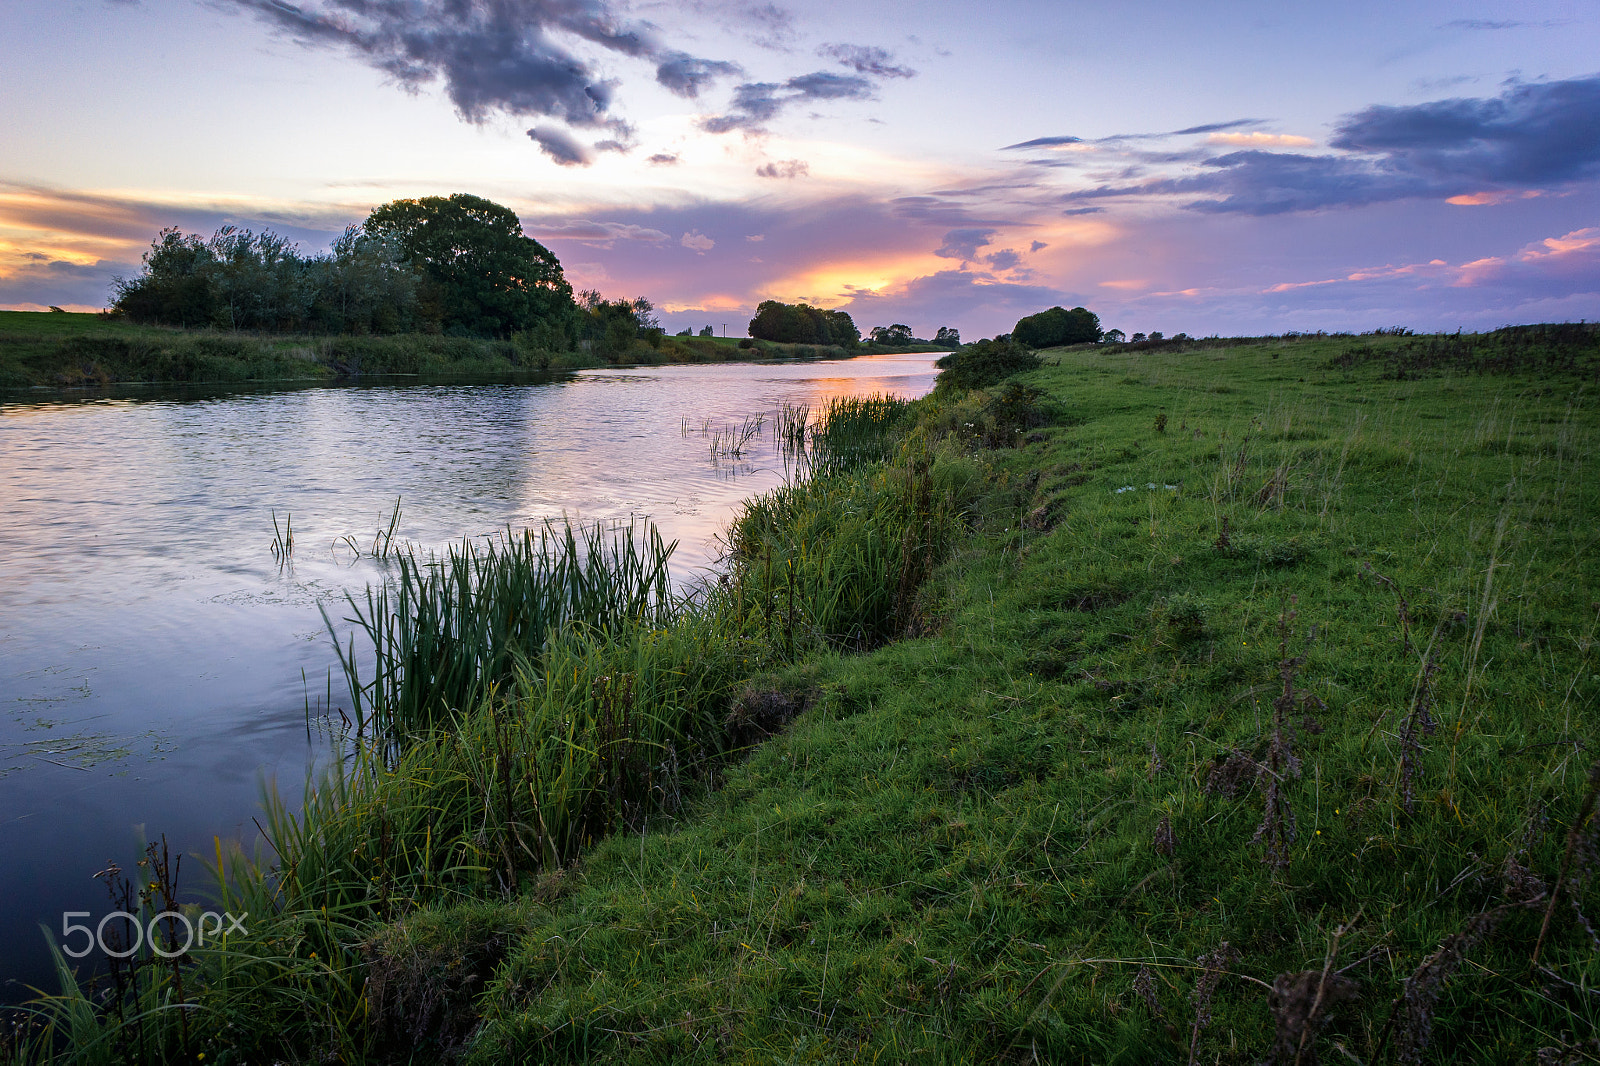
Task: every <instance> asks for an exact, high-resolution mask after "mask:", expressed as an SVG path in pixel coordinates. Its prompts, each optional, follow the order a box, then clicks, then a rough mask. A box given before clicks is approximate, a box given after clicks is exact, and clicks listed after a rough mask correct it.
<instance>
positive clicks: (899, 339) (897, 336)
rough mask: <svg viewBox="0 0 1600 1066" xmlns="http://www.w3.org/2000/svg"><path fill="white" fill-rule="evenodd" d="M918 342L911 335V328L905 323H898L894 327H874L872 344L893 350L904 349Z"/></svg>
mask: <svg viewBox="0 0 1600 1066" xmlns="http://www.w3.org/2000/svg"><path fill="white" fill-rule="evenodd" d="M914 340H916V338H915V337H913V336H912V335H911V327H910V326H908V325H906V324H905V323H903V322H896V323H895V324H894V325H892V326H873V327H872V343H873V344H884V345H888V346H889V347H891V348H903V347H905V346H906V345H907V344H910V343H911V342H912V341H914Z"/></svg>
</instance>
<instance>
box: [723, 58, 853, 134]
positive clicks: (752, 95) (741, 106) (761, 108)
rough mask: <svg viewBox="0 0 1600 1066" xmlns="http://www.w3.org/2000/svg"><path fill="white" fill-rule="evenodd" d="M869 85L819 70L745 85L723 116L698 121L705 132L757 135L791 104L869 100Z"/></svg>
mask: <svg viewBox="0 0 1600 1066" xmlns="http://www.w3.org/2000/svg"><path fill="white" fill-rule="evenodd" d="M873 98H874V93H873V89H872V83H871V82H870V81H868V80H867V79H866V78H863V77H858V76H856V75H853V74H835V73H833V72H832V71H829V70H819V71H816V72H815V73H812V74H801V75H798V76H796V77H793V78H790V79H789V80H788V81H786V82H781V83H780V82H773V81H756V82H746V83H745V84H743V85H740V86H738V87H737V88H736V89H734V90H733V103H732V106H731V107H730V108H729V109H728V111H727V113H726V114H722V115H712V116H710V117H709V118H705V119H702V120H701V121H700V127H701V129H704V130H705V131H706V132H708V133H728V132H730V131H732V130H739V129H742V130H745V131H747V132H752V133H753V132H757V131H760V130H762V129H763V128H765V126H766V124H767V123H768V122H770V121H772V120H773V119H774V118H776V117H777V116H778V114H779V112H781V111H782V110H783V109H784V108H786V107H788V106H790V105H791V104H797V103H803V102H806V101H816V100H871V99H873Z"/></svg>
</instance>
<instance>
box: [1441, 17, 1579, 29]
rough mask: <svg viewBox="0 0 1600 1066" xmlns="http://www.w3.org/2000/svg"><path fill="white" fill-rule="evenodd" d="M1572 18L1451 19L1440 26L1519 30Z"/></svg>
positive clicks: (1554, 24)
mask: <svg viewBox="0 0 1600 1066" xmlns="http://www.w3.org/2000/svg"><path fill="white" fill-rule="evenodd" d="M1572 21H1573V20H1572V19H1542V20H1540V21H1539V22H1517V21H1515V20H1497V19H1451V20H1450V21H1449V22H1446V23H1445V24H1444V25H1442V26H1440V27H1439V28H1440V29H1441V30H1490V31H1493V30H1521V29H1528V28H1530V27H1532V28H1535V29H1546V30H1548V29H1553V28H1555V27H1557V26H1566V25H1569V24H1571V22H1572Z"/></svg>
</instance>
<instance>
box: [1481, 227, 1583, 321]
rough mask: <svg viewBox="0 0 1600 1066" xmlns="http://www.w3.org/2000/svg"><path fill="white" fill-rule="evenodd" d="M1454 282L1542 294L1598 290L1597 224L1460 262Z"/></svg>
mask: <svg viewBox="0 0 1600 1066" xmlns="http://www.w3.org/2000/svg"><path fill="white" fill-rule="evenodd" d="M1455 284H1456V285H1457V286H1459V287H1464V288H1465V287H1499V288H1511V289H1517V290H1521V291H1524V292H1527V293H1529V294H1533V293H1537V294H1540V295H1543V296H1550V295H1554V294H1556V293H1563V294H1570V293H1574V292H1587V293H1591V294H1594V293H1600V227H1589V228H1586V229H1578V230H1573V231H1572V232H1570V233H1566V234H1563V235H1562V236H1560V237H1546V238H1545V239H1544V240H1542V241H1536V242H1534V243H1532V244H1528V245H1524V246H1523V247H1522V248H1520V249H1518V250H1517V251H1516V252H1514V253H1512V254H1511V255H1506V256H1486V257H1484V258H1482V259H1476V260H1473V261H1472V262H1468V263H1463V264H1462V265H1461V268H1460V273H1459V276H1458V277H1457V278H1456V281H1455ZM1597 302H1600V301H1597Z"/></svg>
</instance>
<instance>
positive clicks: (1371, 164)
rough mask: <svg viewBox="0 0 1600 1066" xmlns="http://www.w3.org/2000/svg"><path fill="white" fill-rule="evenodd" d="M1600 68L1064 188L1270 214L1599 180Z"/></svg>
mask: <svg viewBox="0 0 1600 1066" xmlns="http://www.w3.org/2000/svg"><path fill="white" fill-rule="evenodd" d="M1596 129H1600V76H1591V77H1587V78H1575V79H1570V80H1566V81H1554V82H1535V83H1532V84H1517V85H1513V86H1511V87H1510V88H1508V89H1507V90H1506V91H1505V92H1503V93H1502V94H1501V95H1499V96H1497V97H1493V98H1489V99H1452V100H1439V101H1434V102H1432V103H1426V104H1416V105H1410V106H1400V107H1396V106H1375V107H1369V108H1367V109H1365V110H1363V111H1359V112H1357V113H1355V114H1353V115H1348V116H1346V117H1345V119H1344V120H1343V121H1342V122H1340V123H1339V125H1338V126H1337V127H1336V129H1335V134H1334V136H1333V137H1332V138H1330V140H1329V142H1328V143H1329V145H1330V146H1331V147H1333V148H1335V149H1338V150H1339V151H1340V153H1341V154H1338V155H1299V154H1289V153H1282V152H1267V151H1242V152H1231V153H1228V154H1226V155H1221V156H1217V157H1215V158H1212V159H1207V160H1205V161H1204V162H1203V163H1202V164H1201V172H1200V173H1198V174H1194V175H1190V176H1187V177H1181V178H1156V179H1151V180H1149V181H1144V182H1137V183H1133V184H1129V185H1102V186H1100V187H1098V188H1094V189H1087V190H1082V191H1079V192H1074V193H1069V194H1067V196H1066V197H1065V199H1066V200H1067V201H1069V202H1071V201H1082V200H1093V199H1100V198H1107V197H1120V196H1129V195H1196V196H1198V197H1200V198H1199V199H1196V200H1193V201H1191V202H1189V203H1188V204H1186V205H1185V206H1186V207H1188V208H1190V209H1191V210H1195V211H1201V212H1207V213H1220V214H1225V213H1244V214H1250V215H1274V214H1283V213H1286V212H1291V211H1313V210H1317V209H1319V208H1326V207H1338V206H1360V205H1366V204H1374V203H1381V202H1385V201H1391V200H1404V199H1412V198H1417V197H1436V198H1440V199H1443V198H1446V197H1452V196H1459V195H1466V194H1473V193H1482V192H1491V191H1496V190H1504V189H1508V188H1512V189H1524V190H1528V189H1532V190H1543V189H1551V188H1557V187H1561V186H1565V185H1570V184H1572V183H1574V182H1580V181H1587V180H1592V179H1594V178H1596V177H1600V137H1596V136H1595V134H1594V131H1595V130H1596Z"/></svg>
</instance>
